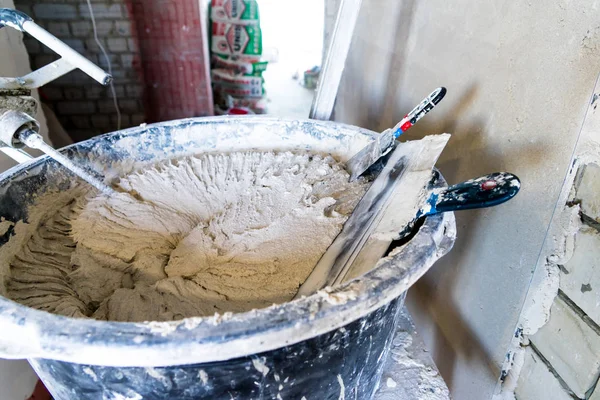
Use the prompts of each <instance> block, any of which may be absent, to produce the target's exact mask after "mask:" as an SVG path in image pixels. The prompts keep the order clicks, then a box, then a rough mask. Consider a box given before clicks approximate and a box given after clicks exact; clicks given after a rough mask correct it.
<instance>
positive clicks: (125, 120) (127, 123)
mask: <svg viewBox="0 0 600 400" xmlns="http://www.w3.org/2000/svg"><path fill="white" fill-rule="evenodd" d="M110 122H111V123H112V125H113V126H115V127H116V126H117V123H118V120H117V116H116V115H111V116H110ZM129 126H131V120H130V118H129V115H127V114H121V129H123V128H127V127H129Z"/></svg>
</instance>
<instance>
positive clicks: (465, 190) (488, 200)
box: [421, 172, 521, 215]
mask: <svg viewBox="0 0 600 400" xmlns="http://www.w3.org/2000/svg"><path fill="white" fill-rule="evenodd" d="M520 187H521V182H520V181H519V178H517V177H516V176H515V175H513V174H510V173H508V172H495V173H493V174H489V175H484V176H482V177H479V178H475V179H470V180H468V181H465V182H462V183H459V184H456V185H453V186H450V187H448V188H445V189H437V190H434V191H433V192H432V193H431V194H430V196H429V199H428V201H427V203H428V205H429V206H430V207H431V208H430V209H429V210H428V208H429V207H427V206H426V207H424V208H423V209H422V213H421V215H432V214H438V213H442V212H448V211H458V210H470V209H474V208H484V207H492V206H496V205H498V204H502V203H504V202H505V201H508V200H510V199H512V198H513V197H515V195H516V194H517V193H518V192H519V188H520Z"/></svg>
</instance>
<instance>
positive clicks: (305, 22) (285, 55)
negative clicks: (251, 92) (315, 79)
mask: <svg viewBox="0 0 600 400" xmlns="http://www.w3.org/2000/svg"><path fill="white" fill-rule="evenodd" d="M324 8H325V6H324V0H304V1H297V2H283V1H280V0H261V1H260V24H261V30H262V38H263V57H264V58H265V59H267V60H268V61H269V66H268V68H267V71H266V72H265V74H264V78H265V89H266V93H267V99H268V100H267V106H268V114H270V115H273V116H279V117H288V118H308V113H309V111H310V106H311V104H312V99H313V97H314V90H311V89H306V88H304V87H302V86H301V85H300V82H299V80H295V79H293V76H294V75H295V74H298V75H299V78H301V77H302V73H303V72H304V71H305V70H307V69H310V68H312V67H314V66H315V65H320V64H321V57H322V49H323V30H324ZM292 16H293V17H292Z"/></svg>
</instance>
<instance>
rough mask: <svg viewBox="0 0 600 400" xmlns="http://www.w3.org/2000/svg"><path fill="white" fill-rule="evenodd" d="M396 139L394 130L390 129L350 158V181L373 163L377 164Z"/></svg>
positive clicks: (348, 168)
mask: <svg viewBox="0 0 600 400" xmlns="http://www.w3.org/2000/svg"><path fill="white" fill-rule="evenodd" d="M394 139H395V138H394V131H393V130H392V129H388V130H386V131H384V132H382V133H381V134H380V135H378V136H377V138H376V139H375V140H373V141H372V142H371V143H369V144H368V145H366V146H365V147H363V148H362V150H360V151H359V152H358V153H356V154H355V155H354V156H353V157H352V158H351V159H350V160H348V162H347V163H346V169H347V170H348V172H349V173H350V182H352V181H354V180H356V179H357V178H358V177H359V176H361V175H362V174H363V172H365V171H366V170H367V169H369V167H370V166H371V165H373V164H375V162H376V161H377V160H379V159H380V158H381V157H382V156H383V155H385V154H386V152H388V151H389V149H391V146H392V143H393V142H394Z"/></svg>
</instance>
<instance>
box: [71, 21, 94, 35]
mask: <svg viewBox="0 0 600 400" xmlns="http://www.w3.org/2000/svg"><path fill="white" fill-rule="evenodd" d="M71 32H72V33H73V36H75V37H87V36H89V35H91V33H92V23H91V22H90V21H75V22H71Z"/></svg>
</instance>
